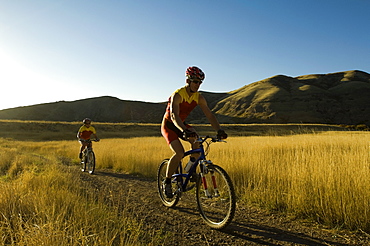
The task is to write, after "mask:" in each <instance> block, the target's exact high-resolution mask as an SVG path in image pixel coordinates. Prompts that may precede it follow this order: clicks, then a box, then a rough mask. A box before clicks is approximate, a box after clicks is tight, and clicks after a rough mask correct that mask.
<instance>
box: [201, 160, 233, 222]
mask: <svg viewBox="0 0 370 246" xmlns="http://www.w3.org/2000/svg"><path fill="white" fill-rule="evenodd" d="M203 171H204V172H203V177H202V178H201V179H200V180H199V182H198V183H197V189H196V197H197V204H198V208H199V212H200V215H201V216H202V218H203V220H204V221H205V222H206V224H207V225H208V226H210V227H212V228H214V229H222V228H224V227H226V226H227V225H228V224H230V222H231V221H232V219H233V218H234V214H235V207H236V197H235V191H234V186H233V184H232V182H231V179H230V177H229V175H228V174H227V173H226V171H225V170H224V169H222V168H221V167H219V166H217V165H209V166H208V168H207V170H203Z"/></svg>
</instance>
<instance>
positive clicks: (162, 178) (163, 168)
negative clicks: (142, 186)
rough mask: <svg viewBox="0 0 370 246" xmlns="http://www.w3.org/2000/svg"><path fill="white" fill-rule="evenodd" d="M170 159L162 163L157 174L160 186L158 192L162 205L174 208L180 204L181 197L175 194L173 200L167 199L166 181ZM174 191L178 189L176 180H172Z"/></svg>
mask: <svg viewBox="0 0 370 246" xmlns="http://www.w3.org/2000/svg"><path fill="white" fill-rule="evenodd" d="M168 161H169V160H168V159H165V160H163V161H162V163H161V164H160V165H159V167H158V172H157V185H158V192H159V197H160V198H161V201H162V203H163V204H164V205H165V206H166V207H174V206H176V204H177V203H178V202H179V199H180V196H179V194H178V193H175V194H174V196H173V197H172V198H168V197H166V194H165V191H164V181H165V180H166V171H167V166H168ZM172 188H173V189H172V190H175V188H176V189H177V188H178V187H177V182H176V181H175V180H172Z"/></svg>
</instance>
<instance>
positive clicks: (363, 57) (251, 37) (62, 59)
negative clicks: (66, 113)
mask: <svg viewBox="0 0 370 246" xmlns="http://www.w3.org/2000/svg"><path fill="white" fill-rule="evenodd" d="M369 28H370V1H368V0H346V1H343V0H290V1H288V0H254V1H252V0H249V1H248V0H243V1H242V0H239V1H236V0H235V1H232V0H223V1H218V0H155V1H154V0H132V1H129V0H126V1H125V0H100V1H97V0H59V1H54V0H32V1H31V0H17V1H14V0H0V83H1V97H0V109H4V108H12V107H17V106H28V105H33V104H39V103H48V102H55V101H60V100H65V101H73V100H79V99H84V98H90V97H98V96H114V97H118V98H120V99H123V100H135V101H146V102H163V101H166V100H167V98H168V97H169V95H170V94H171V93H172V92H173V91H174V90H175V89H177V88H179V87H181V86H183V85H184V84H185V69H186V68H187V67H188V66H192V65H196V66H199V67H200V68H201V69H203V71H204V72H205V73H206V79H205V81H204V83H203V84H202V86H201V90H205V91H211V92H229V91H232V90H235V89H238V88H240V87H242V86H244V85H247V84H250V83H253V82H256V81H259V80H262V79H265V78H268V77H271V76H275V75H278V74H284V75H288V76H299V75H305V74H314V73H332V72H340V71H347V70H354V69H358V70H362V71H365V72H370V31H369Z"/></svg>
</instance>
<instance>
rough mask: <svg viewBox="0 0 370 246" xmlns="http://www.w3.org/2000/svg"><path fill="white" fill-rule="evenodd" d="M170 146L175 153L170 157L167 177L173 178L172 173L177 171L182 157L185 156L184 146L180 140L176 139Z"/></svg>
mask: <svg viewBox="0 0 370 246" xmlns="http://www.w3.org/2000/svg"><path fill="white" fill-rule="evenodd" d="M170 148H171V150H172V151H173V155H172V157H171V158H170V160H169V162H168V166H167V172H166V177H167V178H171V176H172V174H174V172H175V171H176V169H177V167H178V165H179V163H180V161H181V159H182V158H183V157H184V147H183V146H182V144H181V142H180V140H178V139H176V140H174V141H172V142H171V143H170Z"/></svg>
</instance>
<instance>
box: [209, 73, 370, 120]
mask: <svg viewBox="0 0 370 246" xmlns="http://www.w3.org/2000/svg"><path fill="white" fill-rule="evenodd" d="M369 95H370V75H369V74H368V73H365V72H361V71H357V70H354V71H346V72H340V73H332V74H316V75H306V76H299V77H295V78H293V77H288V76H284V75H277V76H274V77H271V78H267V79H265V80H261V81H259V82H255V83H253V84H250V85H246V86H244V87H242V88H240V89H238V90H235V91H233V92H230V93H229V96H227V97H225V98H224V99H222V100H220V101H219V102H218V103H217V104H216V105H215V107H214V108H213V111H214V112H215V113H217V114H218V115H223V116H225V117H228V118H229V119H231V121H233V122H240V123H241V122H243V123H248V122H263V123H287V122H290V123H299V122H304V123H336V124H360V123H365V124H369V123H370V107H369V106H368V105H369V103H370V97H369Z"/></svg>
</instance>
